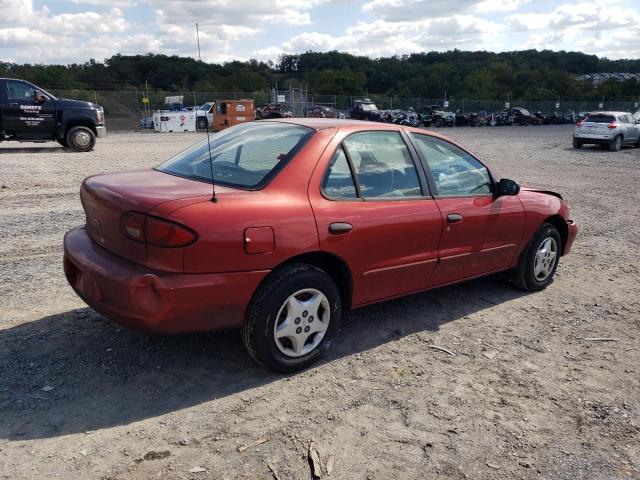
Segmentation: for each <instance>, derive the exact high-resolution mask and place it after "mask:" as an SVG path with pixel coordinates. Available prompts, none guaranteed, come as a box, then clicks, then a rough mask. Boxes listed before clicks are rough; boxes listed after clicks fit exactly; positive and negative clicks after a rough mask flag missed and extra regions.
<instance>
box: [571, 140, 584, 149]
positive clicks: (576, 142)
mask: <svg viewBox="0 0 640 480" xmlns="http://www.w3.org/2000/svg"><path fill="white" fill-rule="evenodd" d="M582 145H583V144H582V141H581V140H578V139H577V138H574V139H573V148H582Z"/></svg>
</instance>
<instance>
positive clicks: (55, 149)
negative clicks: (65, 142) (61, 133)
mask: <svg viewBox="0 0 640 480" xmlns="http://www.w3.org/2000/svg"><path fill="white" fill-rule="evenodd" d="M66 151H68V150H67V149H66V148H64V147H63V146H62V145H59V144H57V143H55V144H53V143H52V144H51V145H50V146H47V147H2V148H0V155H2V154H4V153H15V154H17V153H63V152H66Z"/></svg>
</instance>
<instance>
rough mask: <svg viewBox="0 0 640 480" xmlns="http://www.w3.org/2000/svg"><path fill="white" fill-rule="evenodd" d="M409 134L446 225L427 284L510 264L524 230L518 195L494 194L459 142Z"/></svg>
mask: <svg viewBox="0 0 640 480" xmlns="http://www.w3.org/2000/svg"><path fill="white" fill-rule="evenodd" d="M411 138H412V139H413V141H414V143H415V145H416V150H417V151H418V153H419V155H420V158H421V161H423V162H424V164H425V167H426V168H427V171H428V174H429V178H430V182H431V186H432V191H433V192H434V193H435V199H436V203H437V205H438V207H439V209H440V211H441V212H442V219H443V225H444V228H443V233H442V238H441V239H440V244H439V248H438V251H439V261H438V265H437V267H436V268H435V271H434V273H433V276H432V277H431V280H430V283H429V286H435V285H440V284H445V283H451V282H455V281H458V280H463V279H465V278H470V277H475V276H479V275H483V274H486V273H490V272H495V271H498V270H503V269H506V268H509V266H510V265H511V262H512V259H513V256H514V254H515V252H516V251H517V249H518V245H519V244H520V242H521V237H522V234H523V231H524V223H525V216H524V207H523V206H522V202H520V199H519V198H518V197H517V196H502V197H495V196H494V195H493V192H494V188H495V187H494V180H493V177H492V175H491V173H490V172H489V170H488V169H487V168H486V166H485V165H483V164H482V162H480V161H479V160H478V159H477V158H475V157H474V156H473V155H471V154H470V153H469V152H466V151H465V150H463V149H462V148H460V147H458V146H457V145H454V144H452V143H450V142H448V141H446V140H444V139H441V138H436V137H432V136H430V135H423V134H413V135H412V137H411Z"/></svg>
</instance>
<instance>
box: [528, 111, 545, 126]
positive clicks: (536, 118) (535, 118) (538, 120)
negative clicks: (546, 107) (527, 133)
mask: <svg viewBox="0 0 640 480" xmlns="http://www.w3.org/2000/svg"><path fill="white" fill-rule="evenodd" d="M543 124H544V115H543V114H542V112H541V111H539V110H538V111H537V112H535V113H534V114H533V115H532V116H531V125H543Z"/></svg>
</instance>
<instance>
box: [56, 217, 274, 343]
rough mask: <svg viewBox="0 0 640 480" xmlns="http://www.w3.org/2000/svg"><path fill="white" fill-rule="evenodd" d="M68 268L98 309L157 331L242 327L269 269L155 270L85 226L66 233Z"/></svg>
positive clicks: (69, 275) (83, 295)
mask: <svg viewBox="0 0 640 480" xmlns="http://www.w3.org/2000/svg"><path fill="white" fill-rule="evenodd" d="M64 271H65V275H66V277H67V281H68V282H69V285H71V287H72V288H73V289H74V290H75V292H76V293H77V294H78V295H79V296H80V298H82V299H83V300H84V301H85V302H86V303H87V304H88V305H89V306H90V307H91V308H93V309H94V310H95V311H97V312H98V313H100V314H102V315H104V316H105V317H107V318H109V319H110V320H113V321H114V322H117V323H119V324H121V325H124V326H126V327H129V328H131V329H134V330H138V331H142V332H147V333H156V334H165V333H184V332H196V331H205V330H217V329H223V328H233V327H239V326H241V325H242V323H243V322H244V317H245V312H246V309H247V306H248V304H249V301H250V300H251V297H252V296H253V293H254V291H255V290H256V288H257V287H258V285H259V284H260V282H261V281H262V280H263V279H264V277H265V276H266V275H267V274H268V273H269V271H266V270H262V271H251V272H233V273H216V274H182V273H169V272H161V271H157V270H151V269H149V268H147V267H144V266H141V265H138V264H135V263H132V262H130V261H128V260H125V259H122V258H120V257H118V256H116V255H114V254H112V253H110V252H108V251H107V250H105V249H104V248H102V247H100V246H99V245H97V244H96V243H95V242H93V241H92V240H91V239H90V238H89V235H88V234H87V231H86V230H85V228H84V227H80V228H76V229H74V230H71V231H69V232H67V234H66V235H65V237H64Z"/></svg>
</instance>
